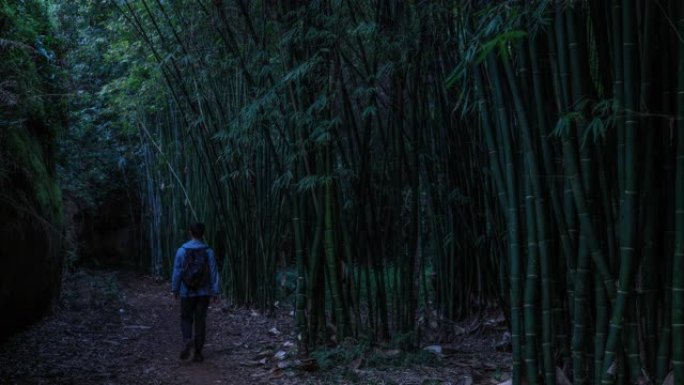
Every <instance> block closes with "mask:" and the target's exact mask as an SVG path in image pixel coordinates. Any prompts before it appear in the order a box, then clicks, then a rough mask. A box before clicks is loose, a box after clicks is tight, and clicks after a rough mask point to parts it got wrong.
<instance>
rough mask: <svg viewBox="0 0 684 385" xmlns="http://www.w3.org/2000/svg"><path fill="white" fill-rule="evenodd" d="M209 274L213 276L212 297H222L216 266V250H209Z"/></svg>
mask: <svg viewBox="0 0 684 385" xmlns="http://www.w3.org/2000/svg"><path fill="white" fill-rule="evenodd" d="M208 254H209V274H210V275H211V295H213V296H218V295H221V285H220V282H219V272H218V266H217V265H216V257H215V255H214V250H212V249H209V250H208Z"/></svg>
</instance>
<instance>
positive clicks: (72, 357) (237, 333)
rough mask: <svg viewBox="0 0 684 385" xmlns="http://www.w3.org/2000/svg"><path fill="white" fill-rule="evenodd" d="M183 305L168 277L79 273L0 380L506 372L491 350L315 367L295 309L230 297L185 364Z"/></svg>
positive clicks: (443, 377) (206, 381)
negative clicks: (378, 365)
mask: <svg viewBox="0 0 684 385" xmlns="http://www.w3.org/2000/svg"><path fill="white" fill-rule="evenodd" d="M179 307H180V304H179V301H177V300H176V299H174V298H173V296H171V295H170V294H169V290H168V283H167V282H157V281H155V280H154V279H152V278H151V277H147V276H136V275H135V274H133V273H121V272H109V273H105V272H91V273H88V274H86V273H77V274H75V275H73V276H72V277H70V278H69V280H67V281H66V282H65V287H64V290H63V298H62V300H61V301H60V305H59V308H58V309H57V310H56V311H55V313H54V314H53V315H51V316H48V317H46V318H45V319H44V320H42V321H41V322H39V323H38V324H36V325H34V326H32V327H30V328H29V329H28V330H26V331H24V332H22V333H19V334H18V335H16V336H14V337H12V338H11V339H10V340H9V341H8V342H7V343H5V344H3V345H0V384H3V385H4V384H13V385H29V384H30V385H34V384H36V385H38V384H51V385H61V384H103V385H118V384H121V385H124V384H130V385H136V384H171V385H173V384H187V385H200V384H201V385H213V384H255V383H269V384H288V385H289V384H328V383H382V384H394V383H402V384H424V383H430V384H459V383H463V384H472V383H473V378H475V379H476V381H475V382H474V383H489V384H492V383H497V378H498V379H500V377H499V376H500V375H501V374H502V373H503V374H505V373H504V372H506V371H507V369H504V367H505V366H507V365H508V364H507V361H508V358H507V357H508V354H507V353H497V352H485V353H483V354H484V355H480V354H474V353H461V354H457V355H455V356H452V357H451V358H450V359H448V360H446V361H442V362H440V363H438V365H437V366H433V367H422V366H421V365H420V364H418V365H413V367H411V364H408V365H406V366H405V367H400V368H394V369H392V368H390V369H389V370H382V371H380V370H374V369H370V370H359V366H360V364H361V359H357V360H354V361H353V362H352V363H351V367H352V368H351V369H348V368H349V363H346V364H344V365H345V367H346V368H347V369H344V370H345V372H344V373H346V374H341V375H340V371H339V370H338V371H337V372H336V373H337V374H331V372H325V371H321V370H318V371H312V372H309V371H307V370H304V369H313V366H314V365H312V364H311V363H308V364H307V363H306V362H304V363H301V362H300V361H298V360H297V359H296V357H295V355H296V353H295V344H294V342H295V341H294V335H293V329H292V317H291V316H290V314H289V311H288V310H285V309H281V310H278V311H276V313H275V314H274V315H273V316H272V317H266V316H265V315H263V314H260V313H259V312H257V311H254V310H250V309H235V308H232V307H228V306H227V305H226V304H225V303H223V302H219V303H214V304H211V305H210V308H209V311H208V315H207V343H206V345H205V349H204V356H205V361H204V362H202V363H194V362H191V361H181V360H180V359H179V357H178V356H179V352H180V346H181V336H180V326H179V318H180V316H179ZM347 372H348V373H347ZM477 379H479V380H480V381H477ZM425 381H428V382H425Z"/></svg>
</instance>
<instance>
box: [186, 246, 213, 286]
mask: <svg viewBox="0 0 684 385" xmlns="http://www.w3.org/2000/svg"><path fill="white" fill-rule="evenodd" d="M181 279H182V280H183V283H184V284H185V286H186V287H187V288H188V289H190V290H197V289H199V288H201V287H202V286H204V285H206V283H207V281H208V280H209V254H208V253H207V248H201V249H185V265H184V266H183V274H182V275H181Z"/></svg>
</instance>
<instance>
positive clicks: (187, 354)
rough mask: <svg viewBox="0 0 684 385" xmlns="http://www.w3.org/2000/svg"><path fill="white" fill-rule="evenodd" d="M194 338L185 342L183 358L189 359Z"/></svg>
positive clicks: (182, 351) (182, 352)
mask: <svg viewBox="0 0 684 385" xmlns="http://www.w3.org/2000/svg"><path fill="white" fill-rule="evenodd" d="M192 345H193V344H192V340H188V341H186V342H185V344H183V350H181V353H180V359H181V360H187V359H188V357H190V350H191V349H192Z"/></svg>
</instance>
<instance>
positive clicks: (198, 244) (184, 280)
mask: <svg viewBox="0 0 684 385" xmlns="http://www.w3.org/2000/svg"><path fill="white" fill-rule="evenodd" d="M203 237H204V225H203V224H202V223H194V224H192V225H190V238H191V239H190V240H189V241H188V242H186V243H185V244H183V246H181V247H180V248H179V249H178V251H177V252H176V259H175V261H174V264H173V276H172V279H171V292H172V293H173V295H174V296H175V297H176V298H178V297H179V296H180V299H181V332H182V333H183V348H182V350H181V353H180V358H181V359H182V360H186V359H188V357H190V351H191V350H192V348H193V347H194V348H195V354H194V355H193V361H195V362H202V361H203V360H204V356H203V355H202V347H203V346H204V339H205V335H206V319H207V308H208V307H209V299H210V298H212V297H213V299H214V300H215V301H216V300H218V298H219V295H220V293H221V291H220V289H219V275H218V269H217V267H216V258H215V257H214V250H212V249H211V248H210V247H209V246H207V244H206V243H204V241H203ZM197 271H199V273H197ZM193 324H194V330H195V338H194V339H193V338H192V337H193V336H192V331H193Z"/></svg>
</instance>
